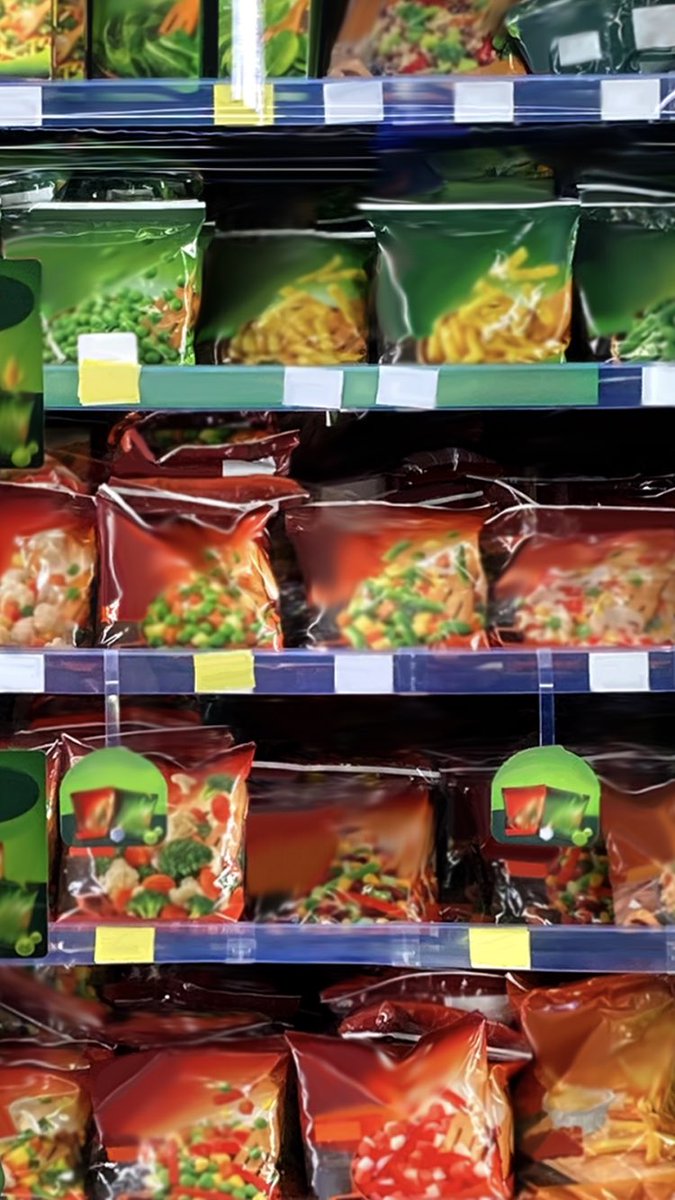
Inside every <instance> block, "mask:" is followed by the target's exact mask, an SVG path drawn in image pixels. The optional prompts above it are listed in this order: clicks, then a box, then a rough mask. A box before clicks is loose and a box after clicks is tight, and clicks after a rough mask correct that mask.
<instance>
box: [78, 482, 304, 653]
mask: <svg viewBox="0 0 675 1200" xmlns="http://www.w3.org/2000/svg"><path fill="white" fill-rule="evenodd" d="M97 504H98V516H99V539H100V546H101V579H100V584H99V606H100V607H99V641H100V643H101V644H102V645H109V646H110V645H123V646H151V647H154V648H170V647H174V648H177V649H185V650H191V649H192V650H213V649H220V650H222V649H231V648H236V647H239V648H242V647H247V646H251V647H265V648H268V649H274V650H278V649H279V648H280V647H281V622H280V618H279V611H278V588H277V584H276V581H275V579H274V576H273V573H272V568H271V565H270V561H269V557H268V552H267V548H266V542H265V526H266V524H267V521H268V519H269V516H270V513H271V512H272V509H271V508H270V507H269V506H267V507H263V506H260V505H252V506H248V507H237V506H235V505H229V504H225V503H223V502H220V501H218V500H205V499H192V498H191V497H190V496H189V495H185V494H181V493H169V492H159V491H157V492H153V491H146V490H144V489H136V490H135V491H131V490H128V489H118V490H113V489H112V488H109V487H107V486H104V487H102V488H101V489H100V490H99V493H98V497H97Z"/></svg>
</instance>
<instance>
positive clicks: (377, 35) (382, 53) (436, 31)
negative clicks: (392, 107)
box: [330, 0, 521, 75]
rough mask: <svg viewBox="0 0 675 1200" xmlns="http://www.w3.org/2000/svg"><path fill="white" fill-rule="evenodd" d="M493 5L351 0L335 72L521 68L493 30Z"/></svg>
mask: <svg viewBox="0 0 675 1200" xmlns="http://www.w3.org/2000/svg"><path fill="white" fill-rule="evenodd" d="M489 9H490V5H489V3H488V0H350V3H349V6H348V8H347V11H346V14H345V18H344V21H343V23H342V28H341V29H340V32H339V34H338V38H337V42H336V44H335V47H334V49H333V54H332V58H331V64H330V70H331V74H334V75H369V74H370V75H420V74H425V75H457V74H460V73H463V72H466V71H480V70H482V71H490V72H492V73H499V74H511V73H513V72H517V71H519V70H520V69H521V68H520V67H519V65H518V64H517V62H516V61H515V60H514V59H513V57H512V56H510V55H509V54H508V53H506V54H504V56H503V57H502V56H501V55H500V53H499V52H498V50H497V48H496V45H495V42H494V41H493V39H492V37H491V35H490V29H489V23H488V19H487V18H488V16H489Z"/></svg>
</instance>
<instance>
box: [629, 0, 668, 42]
mask: <svg viewBox="0 0 675 1200" xmlns="http://www.w3.org/2000/svg"><path fill="white" fill-rule="evenodd" d="M633 34H634V36H635V48H636V50H671V49H672V47H673V46H675V4H654V5H652V6H651V7H650V8H634V9H633Z"/></svg>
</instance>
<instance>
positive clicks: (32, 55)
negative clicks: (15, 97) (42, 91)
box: [0, 0, 52, 79]
mask: <svg viewBox="0 0 675 1200" xmlns="http://www.w3.org/2000/svg"><path fill="white" fill-rule="evenodd" d="M51 67H52V0H5V2H4V4H3V5H2V12H1V13H0V76H3V75H14V76H19V77H21V76H25V77H29V78H32V79H49V77H50V75H51Z"/></svg>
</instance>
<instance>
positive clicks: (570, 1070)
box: [514, 975, 675, 1200]
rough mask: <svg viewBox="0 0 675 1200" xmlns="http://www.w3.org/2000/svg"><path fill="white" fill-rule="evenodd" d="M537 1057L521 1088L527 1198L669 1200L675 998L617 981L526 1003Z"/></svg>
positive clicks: (657, 982)
mask: <svg viewBox="0 0 675 1200" xmlns="http://www.w3.org/2000/svg"><path fill="white" fill-rule="evenodd" d="M520 1019H521V1022H522V1027H523V1031H524V1033H525V1035H526V1037H527V1040H528V1042H529V1044H530V1047H531V1049H532V1052H533V1055H534V1058H533V1062H532V1064H531V1066H529V1067H527V1068H526V1069H525V1071H524V1073H523V1075H522V1076H521V1079H520V1081H519V1082H517V1083H516V1088H515V1097H514V1101H515V1109H516V1138H517V1145H518V1150H519V1154H520V1156H521V1157H522V1160H523V1167H522V1171H521V1184H522V1189H523V1190H522V1192H521V1193H520V1194H521V1195H522V1196H523V1198H527V1200H530V1197H532V1198H533V1200H534V1198H535V1197H536V1200H668V1197H669V1196H671V1195H672V1194H673V1188H674V1186H675V1123H674V1120H673V1113H672V1076H673V1063H674V1061H675V999H674V996H673V985H672V982H671V981H670V980H669V979H666V978H661V977H659V976H649V975H618V976H611V975H610V976H605V977H600V978H597V979H587V980H584V981H582V982H580V983H571V984H566V985H564V986H563V987H552V988H542V989H535V990H534V991H531V992H526V993H525V994H524V995H523V996H522V997H521V1001H520Z"/></svg>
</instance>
